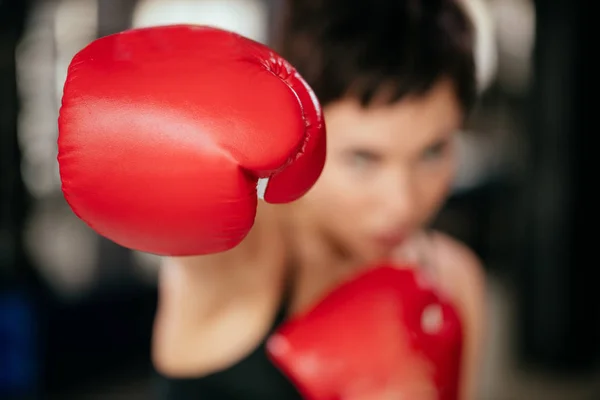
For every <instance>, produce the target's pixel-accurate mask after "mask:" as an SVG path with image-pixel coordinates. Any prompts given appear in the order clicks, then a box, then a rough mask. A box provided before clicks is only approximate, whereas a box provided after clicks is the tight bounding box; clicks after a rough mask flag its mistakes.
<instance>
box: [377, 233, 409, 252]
mask: <svg viewBox="0 0 600 400" xmlns="http://www.w3.org/2000/svg"><path fill="white" fill-rule="evenodd" d="M405 238H406V235H405V234H404V233H403V232H384V233H379V234H376V235H374V236H373V241H374V242H375V243H376V244H377V245H378V246H380V247H383V248H388V249H392V248H395V247H398V246H400V245H401V244H402V242H404V239H405Z"/></svg>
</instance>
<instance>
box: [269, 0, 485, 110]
mask: <svg viewBox="0 0 600 400" xmlns="http://www.w3.org/2000/svg"><path fill="white" fill-rule="evenodd" d="M287 1H288V3H287V9H286V13H285V17H284V22H283V26H282V32H280V36H279V38H278V39H279V48H278V49H277V50H278V51H279V52H280V53H281V55H282V56H283V57H284V58H286V59H287V60H288V61H289V62H290V63H291V64H292V65H293V66H294V67H296V69H297V70H298V72H299V73H300V74H301V75H302V76H303V77H304V78H305V79H306V80H307V82H308V84H309V85H310V86H311V87H312V88H313V89H314V91H315V93H316V95H317V97H318V98H319V100H320V101H321V103H322V104H323V105H327V104H328V103H330V102H332V101H336V100H339V99H341V98H343V97H346V96H355V97H356V98H358V99H359V100H360V102H361V103H362V104H363V106H368V105H369V104H371V102H372V101H373V99H374V98H375V97H376V96H379V95H380V94H381V93H382V90H390V93H389V94H388V92H385V93H386V98H385V100H387V101H388V102H390V103H392V102H395V101H398V100H400V99H402V98H404V97H405V96H409V95H422V94H425V93H426V92H427V91H428V90H429V89H431V88H432V87H433V86H434V85H435V84H436V83H437V82H438V81H439V80H440V79H441V78H448V79H450V81H451V82H452V83H453V84H454V86H455V89H456V95H457V98H458V100H459V102H460V103H461V105H462V106H463V108H464V109H465V112H467V111H468V110H469V109H470V108H471V106H472V104H473V103H474V101H475V98H476V82H475V65H474V57H473V38H474V32H473V26H472V24H471V20H470V19H469V17H468V15H467V14H466V13H465V10H464V9H463V7H462V5H461V4H460V3H459V1H461V0H362V1H360V0H287Z"/></svg>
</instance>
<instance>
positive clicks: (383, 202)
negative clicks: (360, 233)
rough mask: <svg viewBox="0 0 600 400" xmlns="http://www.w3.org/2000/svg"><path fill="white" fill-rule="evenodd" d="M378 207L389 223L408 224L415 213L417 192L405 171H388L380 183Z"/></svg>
mask: <svg viewBox="0 0 600 400" xmlns="http://www.w3.org/2000/svg"><path fill="white" fill-rule="evenodd" d="M382 186H383V187H382V190H381V191H380V196H379V207H380V210H381V211H382V213H384V214H385V215H386V218H387V219H388V222H390V225H392V221H393V225H401V226H404V225H409V224H410V223H411V221H412V219H413V218H414V217H415V215H416V209H417V201H418V200H417V193H416V187H415V185H414V183H413V180H412V178H411V175H410V174H409V173H407V171H396V172H394V173H390V174H389V176H388V177H387V179H385V180H384V182H383V183H382Z"/></svg>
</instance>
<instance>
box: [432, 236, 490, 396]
mask: <svg viewBox="0 0 600 400" xmlns="http://www.w3.org/2000/svg"><path fill="white" fill-rule="evenodd" d="M436 244H437V248H438V251H439V258H438V259H439V260H440V262H443V264H444V265H443V271H442V273H443V275H444V276H443V277H442V279H443V280H444V281H445V282H447V290H448V291H449V292H450V294H451V295H452V297H453V299H454V302H455V304H456V306H457V308H458V310H459V312H460V314H461V318H462V322H463V327H464V355H463V365H462V370H461V396H460V398H461V399H462V400H473V399H476V398H477V389H478V382H479V379H480V374H479V371H480V369H481V365H482V361H483V359H482V355H483V354H482V352H483V344H484V339H485V324H486V318H485V313H486V292H485V290H486V289H485V288H486V285H485V274H484V270H483V268H482V264H481V262H480V261H479V259H478V258H477V257H476V256H475V255H474V254H473V252H472V251H471V250H470V249H468V248H467V247H466V246H464V245H462V244H461V243H458V242H457V241H455V240H454V239H451V238H450V237H448V236H445V235H442V234H438V235H436Z"/></svg>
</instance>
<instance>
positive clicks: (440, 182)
mask: <svg viewBox="0 0 600 400" xmlns="http://www.w3.org/2000/svg"><path fill="white" fill-rule="evenodd" d="M417 174H418V176H417V178H416V181H417V187H418V189H417V192H418V193H419V196H418V197H419V199H418V203H417V204H419V205H420V208H421V213H420V214H422V215H423V219H428V218H429V217H430V216H431V214H434V213H435V212H437V210H438V208H439V207H440V206H441V204H442V203H443V202H444V201H445V199H446V197H447V195H448V192H449V190H450V187H451V185H452V181H453V178H454V166H453V162H452V160H448V162H446V163H444V164H443V165H438V166H435V167H432V168H427V167H423V168H422V169H421V170H420V171H418V173H417Z"/></svg>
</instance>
